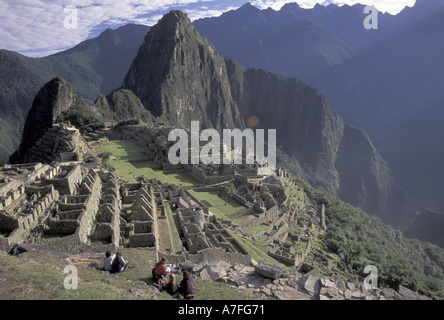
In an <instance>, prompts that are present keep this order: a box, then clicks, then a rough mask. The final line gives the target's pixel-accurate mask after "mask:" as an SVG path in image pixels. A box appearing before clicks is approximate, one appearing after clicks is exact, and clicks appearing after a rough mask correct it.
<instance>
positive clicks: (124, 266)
mask: <svg viewBox="0 0 444 320" xmlns="http://www.w3.org/2000/svg"><path fill="white" fill-rule="evenodd" d="M126 270H128V262H126V261H125V259H123V257H122V254H121V253H120V252H117V253H116V257H115V258H114V261H113V264H112V271H111V272H112V273H119V272H124V271H126Z"/></svg>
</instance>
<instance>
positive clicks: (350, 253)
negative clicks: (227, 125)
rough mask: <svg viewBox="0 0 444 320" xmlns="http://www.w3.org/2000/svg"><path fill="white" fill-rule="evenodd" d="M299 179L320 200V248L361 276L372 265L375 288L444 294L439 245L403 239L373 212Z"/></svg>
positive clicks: (443, 265) (433, 295)
mask: <svg viewBox="0 0 444 320" xmlns="http://www.w3.org/2000/svg"><path fill="white" fill-rule="evenodd" d="M298 183H299V184H300V185H301V186H303V187H304V189H305V192H306V193H307V195H308V197H309V198H311V199H313V200H315V201H316V202H317V203H318V204H321V203H324V204H325V207H326V220H327V233H326V235H325V240H324V243H325V247H326V248H325V249H327V250H329V251H331V252H333V253H335V254H336V255H338V257H339V259H340V261H339V262H340V263H341V264H342V265H343V266H344V267H345V268H346V269H347V270H346V271H348V272H350V273H352V274H358V275H360V276H361V277H364V278H365V277H366V276H367V275H368V274H365V273H364V268H365V266H367V265H374V266H376V267H377V268H378V275H379V286H380V287H390V288H393V289H395V290H396V289H398V287H399V286H400V285H402V286H405V287H407V288H409V289H411V290H414V291H416V292H418V293H420V294H422V295H426V296H429V297H431V298H434V299H443V298H444V273H443V271H444V250H443V249H442V248H439V247H438V246H435V245H432V244H430V243H426V242H422V241H419V240H411V239H407V238H405V237H403V236H402V233H401V232H400V231H397V230H394V229H393V228H391V227H390V226H388V225H385V224H384V223H383V222H382V221H381V219H380V218H378V217H377V216H374V215H368V214H366V213H365V212H363V211H362V210H361V209H360V208H357V207H354V206H352V205H350V204H348V203H345V202H342V201H341V200H339V199H338V198H337V197H334V196H332V195H330V194H328V193H326V192H323V191H320V190H316V189H314V188H312V187H311V186H310V185H309V184H308V183H306V182H305V181H302V180H298ZM321 249H322V247H321ZM325 249H324V250H325Z"/></svg>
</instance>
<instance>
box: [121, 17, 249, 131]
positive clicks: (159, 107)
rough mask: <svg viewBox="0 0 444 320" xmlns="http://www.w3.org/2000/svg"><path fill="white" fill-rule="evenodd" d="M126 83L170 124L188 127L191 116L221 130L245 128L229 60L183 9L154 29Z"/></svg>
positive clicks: (149, 34)
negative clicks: (234, 95)
mask: <svg viewBox="0 0 444 320" xmlns="http://www.w3.org/2000/svg"><path fill="white" fill-rule="evenodd" d="M122 87H123V88H125V89H130V90H132V91H133V92H134V93H135V94H136V96H137V97H139V98H140V100H141V101H142V103H143V104H144V106H145V107H146V108H147V109H148V110H149V111H150V112H151V113H152V114H153V115H154V116H156V117H159V118H160V119H162V120H164V121H167V122H168V123H170V124H171V125H177V126H180V127H186V128H188V127H190V125H191V120H199V121H200V122H201V125H202V126H203V127H206V128H216V129H218V130H221V129H223V128H236V127H237V128H242V127H244V123H243V121H242V118H241V117H240V114H239V111H238V109H237V106H236V104H235V103H234V102H233V100H232V98H231V91H230V83H229V81H228V74H227V69H226V66H225V61H224V59H223V58H222V57H221V56H220V55H219V54H218V53H217V51H216V49H215V48H214V46H213V45H211V44H210V43H209V42H208V41H207V40H206V39H205V38H203V37H201V36H200V35H199V34H198V32H197V31H196V29H195V27H194V26H193V24H192V23H191V20H190V19H189V17H188V16H187V15H185V14H184V13H182V12H180V11H171V12H170V13H168V14H166V15H165V16H164V17H163V18H162V19H161V20H160V21H159V23H158V24H157V25H155V26H154V27H152V28H151V30H150V32H149V33H148V34H147V35H146V37H145V40H144V42H143V44H142V46H141V47H140V49H139V52H138V54H137V56H136V58H135V59H134V61H133V63H132V65H131V67H130V69H129V71H128V74H127V75H126V77H125V79H124V81H123V85H122Z"/></svg>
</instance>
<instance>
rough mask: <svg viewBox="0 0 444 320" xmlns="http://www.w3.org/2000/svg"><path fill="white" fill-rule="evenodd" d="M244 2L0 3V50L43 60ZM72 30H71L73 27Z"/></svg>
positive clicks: (277, 0)
mask: <svg viewBox="0 0 444 320" xmlns="http://www.w3.org/2000/svg"><path fill="white" fill-rule="evenodd" d="M246 2H248V0H201V1H197V0H162V1H160V0H120V1H117V0H82V1H80V0H51V1H48V0H1V1H0V34H1V37H0V49H7V50H11V51H17V52H19V53H21V54H24V55H26V56H30V57H38V56H46V55H49V54H52V53H55V52H58V51H62V50H66V49H68V48H71V47H73V46H74V45H76V44H78V43H79V42H81V41H84V40H86V39H88V38H92V37H95V36H97V35H98V34H100V32H102V31H103V30H104V29H106V28H112V29H115V28H117V27H119V26H122V25H124V24H127V23H139V24H145V25H150V26H152V25H154V24H155V23H156V22H157V21H158V20H159V19H160V18H161V17H162V15H164V14H165V13H167V12H168V11H170V10H172V9H178V10H182V11H184V12H185V13H187V14H188V15H189V16H190V18H191V19H192V20H195V19H199V18H203V17H213V16H220V15H221V14H222V13H223V12H226V11H229V10H234V9H237V8H239V7H240V6H242V5H243V4H245V3H246ZM250 2H251V4H253V5H254V6H255V7H257V8H259V9H266V8H268V7H271V8H273V9H274V10H279V9H280V8H281V7H282V6H283V5H284V4H285V3H289V2H295V1H294V0H293V1H286V0H251V1H250ZM296 2H297V3H298V4H299V5H300V6H301V7H304V8H311V7H313V6H314V5H315V4H316V3H318V2H320V3H321V4H328V3H335V4H339V5H342V4H345V3H346V4H349V5H353V4H356V3H362V4H366V5H375V6H376V8H377V9H378V10H380V11H382V12H389V13H391V14H396V13H398V12H399V11H401V10H402V9H403V8H405V7H406V6H413V5H414V4H415V0H362V1H355V0H337V1H336V0H326V1H324V0H318V1H316V0H300V1H296ZM74 26H75V27H74Z"/></svg>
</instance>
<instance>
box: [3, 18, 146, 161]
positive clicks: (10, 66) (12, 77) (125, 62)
mask: <svg viewBox="0 0 444 320" xmlns="http://www.w3.org/2000/svg"><path fill="white" fill-rule="evenodd" d="M149 29H150V28H149V27H147V26H141V25H126V26H124V27H121V28H119V29H117V30H110V29H107V30H105V31H103V32H102V33H101V34H100V36H98V37H97V38H95V39H91V40H87V41H84V42H82V43H80V44H79V45H77V46H75V47H74V48H72V49H69V50H66V51H63V52H60V53H57V54H55V55H51V56H48V57H44V58H28V57H25V56H23V55H20V54H18V53H15V52H11V51H7V50H0V164H1V163H6V162H8V158H9V155H11V154H12V153H13V152H14V151H15V150H16V149H17V148H18V146H19V143H20V137H21V136H22V131H23V127H24V124H25V120H26V117H27V114H28V112H29V110H30V109H31V106H32V102H33V100H34V97H35V96H36V94H37V93H38V91H39V90H40V89H41V88H42V86H43V85H44V84H45V83H47V82H48V81H50V80H51V79H53V78H55V77H62V78H63V79H65V80H66V81H68V82H69V83H70V84H72V86H73V87H74V88H75V91H76V92H78V94H79V95H81V96H82V97H83V98H85V99H86V100H87V101H90V102H91V101H94V99H95V98H96V97H97V96H98V95H99V94H109V93H111V91H112V90H114V89H116V88H118V87H119V86H120V85H121V84H122V80H123V77H124V76H125V74H126V72H127V71H128V68H129V66H130V64H131V61H132V59H133V58H134V57H135V55H136V53H137V50H138V48H139V47H140V44H141V43H142V41H143V38H144V37H145V35H146V33H147V32H148V30H149Z"/></svg>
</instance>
